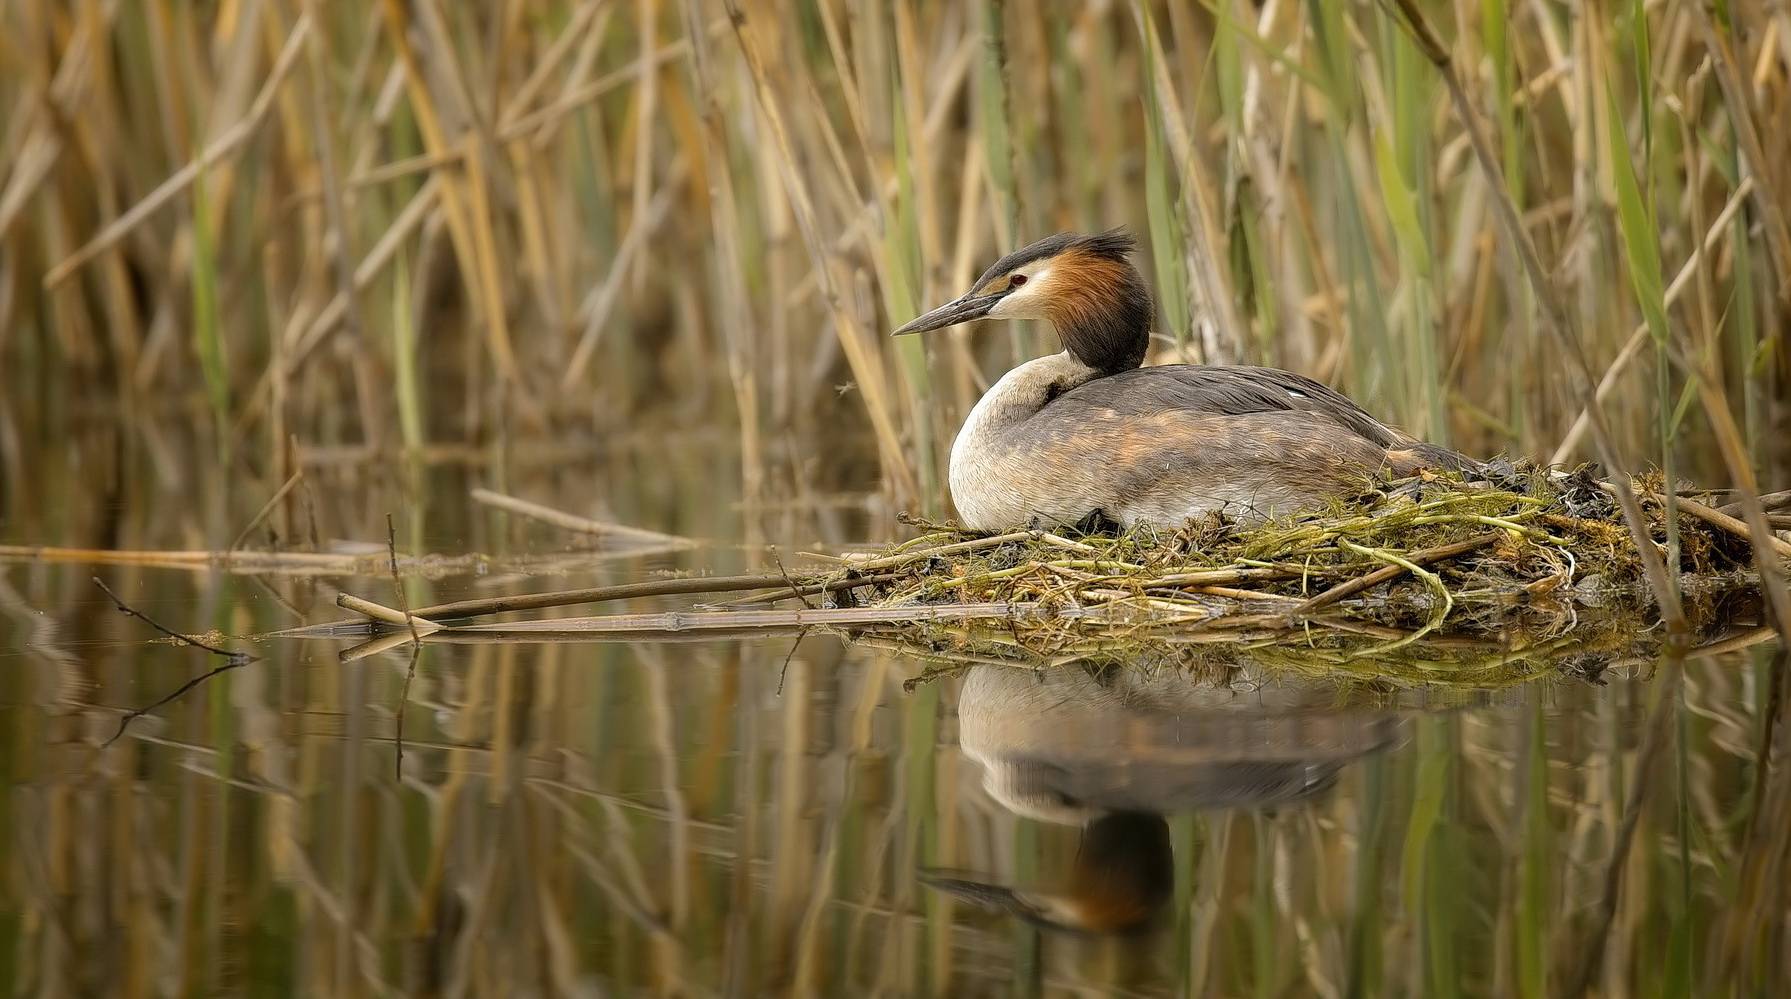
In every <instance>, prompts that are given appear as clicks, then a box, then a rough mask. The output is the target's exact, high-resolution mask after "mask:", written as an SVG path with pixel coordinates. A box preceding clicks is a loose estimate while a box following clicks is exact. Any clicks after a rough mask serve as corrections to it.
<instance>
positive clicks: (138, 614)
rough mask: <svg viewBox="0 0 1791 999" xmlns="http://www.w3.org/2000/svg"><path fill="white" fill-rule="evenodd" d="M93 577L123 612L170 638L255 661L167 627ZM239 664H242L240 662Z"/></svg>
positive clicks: (211, 651) (239, 653)
mask: <svg viewBox="0 0 1791 999" xmlns="http://www.w3.org/2000/svg"><path fill="white" fill-rule="evenodd" d="M92 578H93V585H95V586H97V587H99V588H100V589H101V590H104V591H105V593H106V596H108V597H111V598H112V603H113V604H114V605H116V606H117V607H118V610H119V611H120V612H121V613H124V614H128V615H130V616H131V617H134V618H136V619H137V620H139V621H142V622H143V623H144V624H147V625H149V626H150V627H151V628H154V629H155V630H157V631H159V632H161V633H162V634H164V635H166V636H168V637H169V638H172V639H175V640H176V641H179V642H183V643H185V644H187V645H191V646H195V647H197V648H201V649H204V650H205V651H207V652H209V653H211V654H212V655H214V656H223V657H225V658H227V659H242V660H244V661H245V662H253V661H254V660H255V659H256V657H255V656H251V655H249V654H248V653H246V652H232V651H230V650H229V649H220V648H218V647H217V646H215V645H207V644H205V643H204V642H201V641H200V640H199V639H197V638H194V637H193V636H191V635H183V634H181V633H180V632H178V631H175V630H174V629H173V628H169V627H166V626H165V625H163V624H161V623H160V622H158V621H156V620H155V619H154V618H152V617H150V616H149V615H147V614H145V613H143V612H142V611H140V610H137V609H136V608H134V607H132V606H130V605H129V604H127V603H125V602H124V601H123V600H120V599H119V598H118V594H116V593H113V592H112V588H111V587H110V586H107V585H106V583H105V580H102V579H100V578H99V577H98V576H94V577H92ZM238 665H241V664H240V663H239V664H238Z"/></svg>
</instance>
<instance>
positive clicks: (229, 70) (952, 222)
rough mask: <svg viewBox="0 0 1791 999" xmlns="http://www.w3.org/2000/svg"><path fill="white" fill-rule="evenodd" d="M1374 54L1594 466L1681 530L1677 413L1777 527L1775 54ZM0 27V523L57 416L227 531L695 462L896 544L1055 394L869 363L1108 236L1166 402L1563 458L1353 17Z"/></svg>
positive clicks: (1008, 352) (315, 13)
mask: <svg viewBox="0 0 1791 999" xmlns="http://www.w3.org/2000/svg"><path fill="white" fill-rule="evenodd" d="M1418 6H1419V7H1420V8H1421V9H1422V10H1424V11H1425V12H1426V15H1427V16H1428V17H1429V18H1430V19H1431V20H1432V21H1433V22H1434V23H1435V24H1436V25H1437V26H1438V28H1439V30H1440V32H1441V33H1442V35H1443V36H1444V38H1445V39H1446V40H1447V41H1448V43H1449V44H1450V45H1451V46H1452V49H1451V51H1452V53H1453V56H1454V60H1455V65H1456V66H1457V67H1458V68H1459V71H1460V72H1461V74H1462V76H1463V79H1464V82H1465V86H1466V89H1467V91H1468V94H1469V98H1470V100H1471V101H1472V103H1473V104H1474V105H1475V107H1476V109H1477V111H1478V113H1479V115H1480V116H1481V117H1482V119H1483V121H1484V122H1486V123H1487V124H1488V125H1489V126H1490V128H1491V130H1492V133H1493V138H1494V141H1495V143H1496V148H1497V150H1498V154H1499V156H1501V157H1502V162H1503V167H1504V170H1505V174H1506V179H1507V183H1508V186H1509V189H1510V192H1511V195H1512V198H1513V200H1514V201H1515V203H1516V205H1517V207H1518V208H1519V209H1520V210H1521V211H1522V213H1523V221H1524V223H1525V225H1526V226H1527V227H1528V230H1529V234H1530V236H1531V238H1532V239H1533V240H1534V241H1535V242H1536V244H1537V246H1538V247H1539V250H1540V255H1541V258H1542V260H1543V262H1544V264H1545V265H1546V266H1547V268H1548V269H1549V273H1550V275H1551V277H1552V280H1553V281H1554V282H1555V283H1556V285H1557V288H1558V291H1559V293H1560V294H1561V296H1562V299H1563V301H1565V302H1566V303H1568V311H1569V313H1570V315H1569V319H1570V320H1571V325H1572V329H1573V334H1574V336H1575V337H1576V338H1577V341H1576V342H1577V344H1578V345H1579V348H1580V350H1582V351H1583V353H1584V356H1585V359H1586V362H1587V364H1588V367H1589V370H1590V371H1591V373H1592V374H1593V376H1594V377H1599V376H1601V375H1602V377H1603V381H1604V386H1603V387H1604V388H1605V389H1606V390H1607V398H1606V401H1605V406H1606V408H1607V410H1608V412H1609V413H1610V415H1611V422H1612V425H1613V426H1614V427H1615V428H1616V429H1617V439H1618V444H1619V446H1620V451H1621V453H1622V455H1623V456H1624V458H1625V460H1626V461H1628V462H1632V463H1634V464H1637V465H1639V464H1642V463H1647V462H1654V463H1661V462H1663V461H1665V460H1666V459H1668V458H1669V457H1670V456H1671V457H1676V458H1677V459H1678V460H1677V461H1676V462H1675V463H1674V467H1676V468H1677V470H1678V471H1679V472H1680V473H1682V474H1686V475H1695V476H1702V477H1704V478H1706V479H1708V480H1714V481H1715V483H1717V484H1720V483H1721V482H1725V481H1727V480H1728V479H1729V478H1730V473H1729V472H1728V471H1727V470H1726V469H1725V468H1724V466H1723V465H1722V464H1720V463H1718V462H1717V461H1716V460H1715V458H1714V454H1715V450H1714V449H1713V448H1711V447H1710V446H1709V443H1710V439H1711V438H1710V433H1709V431H1708V426H1707V425H1708V423H1709V421H1710V419H1711V414H1712V413H1715V412H1716V411H1717V410H1720V411H1721V412H1722V413H1725V414H1728V415H1729V416H1730V417H1732V419H1733V420H1734V422H1735V425H1736V426H1737V427H1738V428H1739V429H1740V432H1741V435H1742V436H1743V437H1744V438H1745V439H1746V440H1747V441H1748V442H1750V444H1749V446H1751V447H1752V448H1753V449H1754V458H1755V461H1756V462H1757V464H1758V465H1759V466H1760V468H1761V470H1762V471H1763V472H1764V473H1765V474H1764V480H1765V481H1764V482H1763V483H1762V484H1763V485H1764V486H1783V485H1785V484H1787V476H1791V434H1787V433H1785V432H1784V431H1785V429H1786V424H1787V423H1788V422H1791V408H1788V405H1787V402H1788V400H1787V395H1786V391H1785V387H1786V384H1787V379H1788V372H1791V361H1788V360H1787V357H1786V353H1785V351H1784V349H1783V340H1784V334H1785V329H1786V322H1787V320H1786V317H1787V298H1786V296H1787V294H1788V289H1791V238H1788V237H1787V215H1786V211H1785V209H1786V205H1787V202H1788V199H1791V130H1788V129H1786V128H1785V127H1784V122H1786V121H1791V89H1788V82H1791V81H1788V78H1787V67H1788V64H1791V12H1788V11H1787V9H1786V7H1785V6H1784V5H1783V4H1775V3H1770V2H1767V0H1736V2H1733V3H1728V4H1725V5H1720V6H1718V7H1711V6H1709V5H1706V4H1695V3H1694V4H1653V5H1644V4H1642V3H1639V2H1612V3H1606V4H1589V5H1582V4H1557V3H1546V2H1525V0H1488V2H1485V3H1472V4H1470V3H1463V2H1456V3H1446V2H1425V3H1421V4H1419V5H1418ZM0 29H3V30H0V108H4V109H5V111H4V112H3V113H4V117H5V126H4V129H3V130H0V358H3V359H4V367H5V371H6V374H5V375H4V378H5V386H6V389H7V392H6V395H7V396H8V398H9V401H8V402H7V403H6V404H5V405H4V407H0V409H3V410H4V412H0V419H3V420H4V421H5V424H6V426H7V427H8V429H9V430H10V433H8V434H0V441H6V440H13V441H14V443H12V444H11V445H8V446H4V447H0V460H4V461H5V462H6V463H7V464H6V465H5V466H0V467H4V468H5V470H6V471H7V473H9V474H8V478H10V479H12V480H13V481H15V482H16V481H17V477H18V475H20V474H21V473H22V472H23V471H24V468H23V458H22V457H21V454H22V453H23V451H22V449H21V448H20V446H18V444H17V443H16V438H18V437H19V436H21V435H24V436H27V437H29V436H31V435H32V433H34V432H36V433H38V434H40V435H43V434H46V433H47V431H44V430H42V428H43V427H44V426H45V425H46V424H48V423H52V422H54V421H57V420H65V421H66V420H68V419H74V418H78V417H79V415H80V414H81V413H83V412H84V411H86V412H90V411H92V410H95V409H103V410H107V411H118V412H123V413H126V414H130V415H131V416H132V417H133V418H136V419H141V418H146V417H148V416H150V415H153V414H158V413H162V414H167V413H173V414H176V415H183V416H198V417H200V418H201V419H202V420H205V421H206V422H208V423H209V430H207V431H206V433H207V439H209V440H210V441H211V442H212V443H213V444H214V445H215V446H216V448H217V449H218V452H219V453H220V454H225V455H228V456H229V457H228V458H227V459H226V460H227V461H229V462H231V463H233V464H234V466H235V469H236V471H237V472H239V473H243V474H251V475H253V476H254V477H255V480H256V481H259V482H269V483H272V484H273V485H277V484H278V483H279V482H281V481H284V480H285V479H286V477H287V476H288V475H290V474H291V473H292V471H294V470H295V469H296V468H297V467H298V465H299V464H300V462H301V461H302V460H306V457H307V456H315V455H318V454H334V455H338V456H340V455H341V454H343V453H347V454H349V455H351V456H361V457H371V456H387V455H392V454H395V453H399V452H400V451H404V452H407V453H410V454H413V455H419V454H421V455H441V454H458V453H462V452H463V451H464V450H465V449H466V448H468V447H471V448H473V449H474V450H475V453H477V454H483V455H485V456H487V457H489V456H492V455H494V454H497V453H499V452H501V450H502V448H503V447H505V446H507V445H509V444H512V443H514V442H516V441H519V440H539V439H548V438H551V439H553V440H555V441H558V442H560V443H562V444H564V445H566V446H567V447H569V448H573V449H580V448H584V449H588V448H593V447H602V446H604V445H605V444H606V443H607V442H609V441H611V440H613V439H615V438H617V437H618V436H619V435H625V434H627V433H629V432H631V431H639V430H641V429H643V428H648V427H664V426H667V425H680V424H693V423H702V424H706V425H709V426H712V427H716V428H725V430H726V431H727V432H734V431H737V435H738V443H739V451H740V461H741V469H742V478H743V481H744V484H745V489H746V493H747V495H748V496H757V495H765V494H767V491H769V493H770V494H776V495H789V494H793V493H799V492H801V491H802V490H803V489H811V488H817V487H818V488H823V489H839V488H852V489H864V488H875V487H876V485H877V483H879V482H881V483H882V485H883V487H884V488H885V489H886V490H887V493H886V494H885V495H886V497H887V499H888V500H890V501H891V502H893V503H895V504H898V505H900V506H903V507H906V508H909V509H931V510H933V512H942V511H939V510H938V509H937V506H938V504H939V503H940V502H942V501H941V500H940V498H939V497H940V495H941V492H942V490H941V488H940V474H939V473H940V469H941V468H942V462H943V458H942V453H943V451H944V450H945V447H946V445H947V444H948V442H949V440H950V438H951V435H952V433H953V432H954V430H955V428H956V426H957V423H958V421H959V420H960V419H961V417H962V414H963V413H964V412H965V410H966V409H967V407H968V405H969V403H970V402H971V401H973V400H974V398H975V397H976V396H977V395H978V394H979V392H980V390H981V388H982V387H983V386H984V385H985V384H986V383H987V382H988V381H989V380H990V378H991V377H992V376H995V375H997V374H999V372H1000V371H1001V370H1003V369H1004V368H1005V367H1006V366H1008V365H1010V364H1011V363H1012V362H1013V361H1014V360H1015V359H1016V358H1019V357H1022V356H1024V355H1027V354H1030V353H1034V352H1039V351H1043V350H1047V349H1055V346H1054V344H1053V343H1051V342H1050V339H1049V337H1048V335H1046V334H1045V333H1044V332H1043V331H1041V330H1037V329H1033V330H1026V329H1019V330H1013V331H1009V330H1005V329H1004V330H1001V331H1000V332H998V333H989V334H985V335H984V336H983V337H981V338H980V339H971V338H969V337H968V335H967V334H965V333H963V332H958V333H952V334H948V335H944V336H940V337H937V338H933V339H931V340H930V342H927V343H920V342H914V341H904V342H900V343H895V342H891V341H890V340H889V339H888V338H886V337H884V336H883V333H884V331H886V330H888V329H889V328H891V327H892V326H893V325H895V324H896V323H899V322H901V321H903V320H905V319H907V318H909V317H911V316H912V315H914V314H915V313H916V312H917V311H918V310H919V309H921V308H923V307H925V306H927V305H930V304H935V303H938V302H940V301H942V300H945V299H946V298H948V297H951V296H955V295H956V294H958V293H959V292H960V291H962V290H963V288H964V286H965V285H966V283H967V281H968V280H969V279H970V278H971V277H973V276H974V274H975V273H977V272H978V271H980V269H981V268H982V267H983V266H984V265H985V264H986V263H987V262H989V261H990V260H992V259H993V258H994V257H995V256H996V255H998V254H999V253H1001V252H1004V251H1005V250H1007V249H1010V248H1013V247H1014V246H1016V245H1018V244H1020V243H1022V242H1025V241H1028V240H1030V239H1033V238H1036V237H1038V236H1041V235H1045V234H1048V233H1050V232H1053V231H1056V230H1060V229H1083V230H1094V229H1103V228H1107V227H1110V226H1114V225H1127V226H1130V227H1132V228H1134V229H1135V230H1136V231H1138V233H1139V234H1140V236H1141V238H1142V240H1143V243H1144V244H1145V246H1146V247H1148V260H1144V261H1141V263H1143V264H1144V266H1145V267H1146V269H1147V273H1150V274H1151V275H1153V277H1154V281H1155V283H1156V285H1157V287H1158V289H1159V292H1160V297H1161V308H1160V312H1161V319H1162V323H1161V330H1162V334H1163V336H1162V339H1163V348H1164V349H1163V352H1162V353H1163V355H1164V356H1170V355H1173V356H1189V357H1194V358H1200V359H1206V360H1213V361H1248V362H1255V363H1266V364H1275V365H1282V366H1286V367H1290V368H1293V369H1296V370H1300V371H1304V372H1308V373H1311V374H1314V375H1316V376H1317V377H1319V378H1321V379H1324V380H1327V381H1329V382H1331V383H1333V384H1335V385H1337V386H1339V387H1340V388H1342V389H1343V390H1345V391H1346V392H1349V393H1351V394H1353V395H1355V396H1356V397H1357V398H1359V399H1360V400H1361V401H1362V402H1363V403H1364V404H1366V405H1367V406H1368V407H1369V408H1370V409H1372V410H1375V411H1377V412H1379V413H1381V414H1383V415H1385V416H1386V417H1388V418H1391V419H1393V420H1396V421H1398V422H1400V423H1402V424H1403V425H1405V426H1406V427H1407V428H1409V429H1411V430H1413V431H1414V432H1416V433H1419V434H1423V435H1428V436H1430V437H1433V438H1435V439H1438V440H1442V441H1447V442H1449V443H1451V444H1454V445H1455V446H1458V447H1461V448H1464V449H1467V450H1470V451H1475V452H1484V453H1494V452H1499V451H1507V452H1510V453H1514V454H1533V455H1538V456H1541V457H1545V458H1547V457H1555V458H1558V459H1571V458H1577V457H1584V456H1587V455H1589V454H1590V450H1589V447H1588V446H1587V444H1586V443H1585V442H1584V440H1583V437H1582V433H1583V430H1584V427H1583V425H1580V426H1576V417H1577V416H1578V415H1579V413H1580V407H1579V400H1578V397H1576V396H1575V394H1574V393H1573V392H1572V391H1571V390H1570V384H1571V380H1570V379H1569V378H1568V372H1569V371H1571V370H1572V367H1573V365H1572V364H1571V363H1569V361H1570V358H1567V357H1564V356H1563V352H1562V350H1561V349H1560V348H1559V346H1557V345H1556V344H1555V342H1554V341H1552V340H1551V339H1549V338H1548V337H1547V336H1545V335H1543V334H1542V333H1540V332H1539V331H1538V318H1537V304H1536V296H1535V294H1534V292H1533V290H1532V289H1531V288H1530V287H1528V286H1527V285H1526V281H1525V278H1524V274H1523V269H1522V267H1520V266H1519V263H1518V260H1517V258H1516V256H1515V254H1514V252H1513V249H1512V246H1511V244H1510V240H1508V239H1507V238H1505V236H1503V235H1502V234H1501V233H1500V231H1499V229H1498V227H1497V224H1496V221H1495V218H1494V215H1493V212H1492V210H1491V208H1490V203H1491V201H1492V199H1493V197H1494V194H1493V193H1492V191H1491V189H1490V188H1489V185H1488V182H1487V179H1486V177H1485V175H1484V174H1483V173H1482V172H1481V170H1480V169H1479V168H1478V167H1477V166H1476V163H1475V161H1474V157H1473V155H1472V154H1471V152H1470V150H1469V146H1468V142H1467V139H1466V135H1465V133H1464V131H1463V128H1462V125H1461V122H1460V121H1459V120H1458V117H1457V116H1456V115H1455V114H1454V113H1453V111H1452V109H1451V107H1450V104H1449V101H1448V100H1447V98H1446V96H1445V94H1444V92H1443V89H1442V87H1441V84H1440V82H1439V79H1438V76H1437V74H1436V72H1435V71H1434V69H1433V68H1432V67H1431V66H1430V65H1429V64H1428V63H1427V62H1426V61H1425V59H1424V58H1423V56H1422V55H1421V54H1420V53H1419V50H1418V49H1417V48H1415V47H1414V45H1413V44H1412V42H1411V41H1410V38H1409V36H1408V34H1407V33H1406V32H1405V31H1404V30H1403V29H1402V27H1401V26H1400V24H1399V23H1398V22H1397V20H1396V18H1395V16H1394V14H1393V13H1392V12H1391V7H1390V6H1389V5H1383V4H1377V3H1370V2H1365V0H1363V2H1354V3H1337V4H1331V3H1295V2H1290V0H1270V2H1267V3H1264V4H1261V5H1254V4H1249V3H1244V2H1241V0H1204V2H1201V3H1180V2H1176V3H1149V2H1136V3H1120V2H1112V3H1089V4H1063V5H1054V4H1048V3H1040V2H1036V0H981V2H975V3H963V4H908V3H898V4H893V5H892V4H886V3H882V2H868V0H821V2H801V3H790V4H784V3H772V2H766V0H608V2H605V0H584V2H580V0H557V2H554V0H540V2H524V0H514V2H507V3H500V4H450V3H444V2H441V0H410V2H400V0H388V2H382V3H377V4H319V3H304V2H298V0H220V2H216V3H205V4H197V3H192V2H186V0H147V2H144V3H131V4H108V3H99V2H61V3H56V2H42V0H38V2H34V0H13V2H10V3H6V4H4V5H0ZM70 411H74V412H75V413H76V416H75V417H71V416H69V415H68V414H69V413H70ZM207 414H209V416H207ZM21 427H22V428H23V429H20V428H21ZM295 444H296V449H295V447H294V445H295ZM345 447H346V448H347V449H348V450H347V451H346V452H343V451H342V450H341V449H342V448H345ZM820 455H825V456H826V460H825V461H821V460H819V459H818V456H820ZM873 458H874V464H873ZM493 460H495V459H493ZM799 485H800V488H799V487H798V486H799ZM268 491H271V487H270V488H269V490H264V491H262V492H261V493H260V495H261V496H265V495H266V494H267V492H268Z"/></svg>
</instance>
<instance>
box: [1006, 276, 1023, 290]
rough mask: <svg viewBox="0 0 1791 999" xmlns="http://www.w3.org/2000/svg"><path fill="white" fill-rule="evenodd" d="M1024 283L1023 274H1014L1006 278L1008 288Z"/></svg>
mask: <svg viewBox="0 0 1791 999" xmlns="http://www.w3.org/2000/svg"><path fill="white" fill-rule="evenodd" d="M1025 283H1026V275H1024V274H1015V275H1014V276H1013V277H1011V278H1008V279H1007V286H1008V287H1009V288H1018V287H1020V286H1021V285H1023V284H1025Z"/></svg>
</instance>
